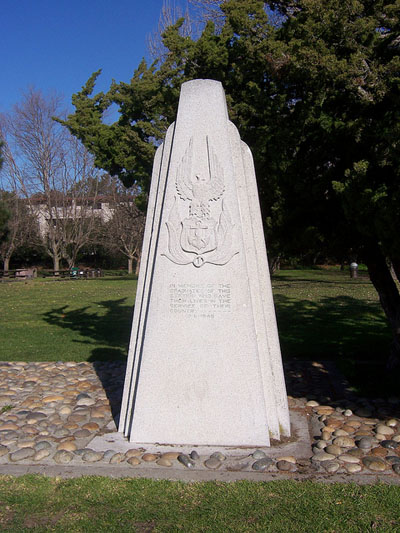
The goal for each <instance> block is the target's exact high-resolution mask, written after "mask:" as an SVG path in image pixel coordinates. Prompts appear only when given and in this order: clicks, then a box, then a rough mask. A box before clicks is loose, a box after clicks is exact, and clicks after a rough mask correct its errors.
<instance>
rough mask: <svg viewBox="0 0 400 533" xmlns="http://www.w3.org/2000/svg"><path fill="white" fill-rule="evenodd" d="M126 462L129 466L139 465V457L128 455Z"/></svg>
mask: <svg viewBox="0 0 400 533" xmlns="http://www.w3.org/2000/svg"><path fill="white" fill-rule="evenodd" d="M127 463H128V464H129V465H131V466H137V465H140V459H139V458H138V457H129V459H128V460H127Z"/></svg>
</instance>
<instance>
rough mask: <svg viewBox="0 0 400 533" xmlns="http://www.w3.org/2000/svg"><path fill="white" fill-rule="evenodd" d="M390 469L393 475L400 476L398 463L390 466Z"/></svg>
mask: <svg viewBox="0 0 400 533" xmlns="http://www.w3.org/2000/svg"><path fill="white" fill-rule="evenodd" d="M392 469H393V472H394V473H395V474H400V464H399V463H395V464H394V465H392Z"/></svg>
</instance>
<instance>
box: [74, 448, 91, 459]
mask: <svg viewBox="0 0 400 533" xmlns="http://www.w3.org/2000/svg"><path fill="white" fill-rule="evenodd" d="M93 451H94V450H92V449H91V448H79V449H78V450H75V451H74V454H75V455H79V456H80V457H82V455H84V454H85V453H86V452H93Z"/></svg>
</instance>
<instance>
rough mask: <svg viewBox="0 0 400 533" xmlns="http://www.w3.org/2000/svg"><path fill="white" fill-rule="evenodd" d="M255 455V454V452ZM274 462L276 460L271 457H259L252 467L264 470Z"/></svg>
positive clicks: (260, 470) (259, 470) (258, 470)
mask: <svg viewBox="0 0 400 533" xmlns="http://www.w3.org/2000/svg"><path fill="white" fill-rule="evenodd" d="M253 457H254V454H253ZM273 464H274V461H273V460H272V459H270V458H269V457H263V458H262V459H258V460H257V461H256V462H255V463H253V464H252V466H251V468H252V469H253V470H256V471H257V472H264V471H265V470H266V469H267V468H269V467H270V466H271V465H273Z"/></svg>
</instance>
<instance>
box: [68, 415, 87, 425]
mask: <svg viewBox="0 0 400 533" xmlns="http://www.w3.org/2000/svg"><path fill="white" fill-rule="evenodd" d="M84 420H86V416H85V415H79V414H75V413H74V414H72V415H70V416H69V417H68V422H74V423H76V422H83V421H84Z"/></svg>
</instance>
